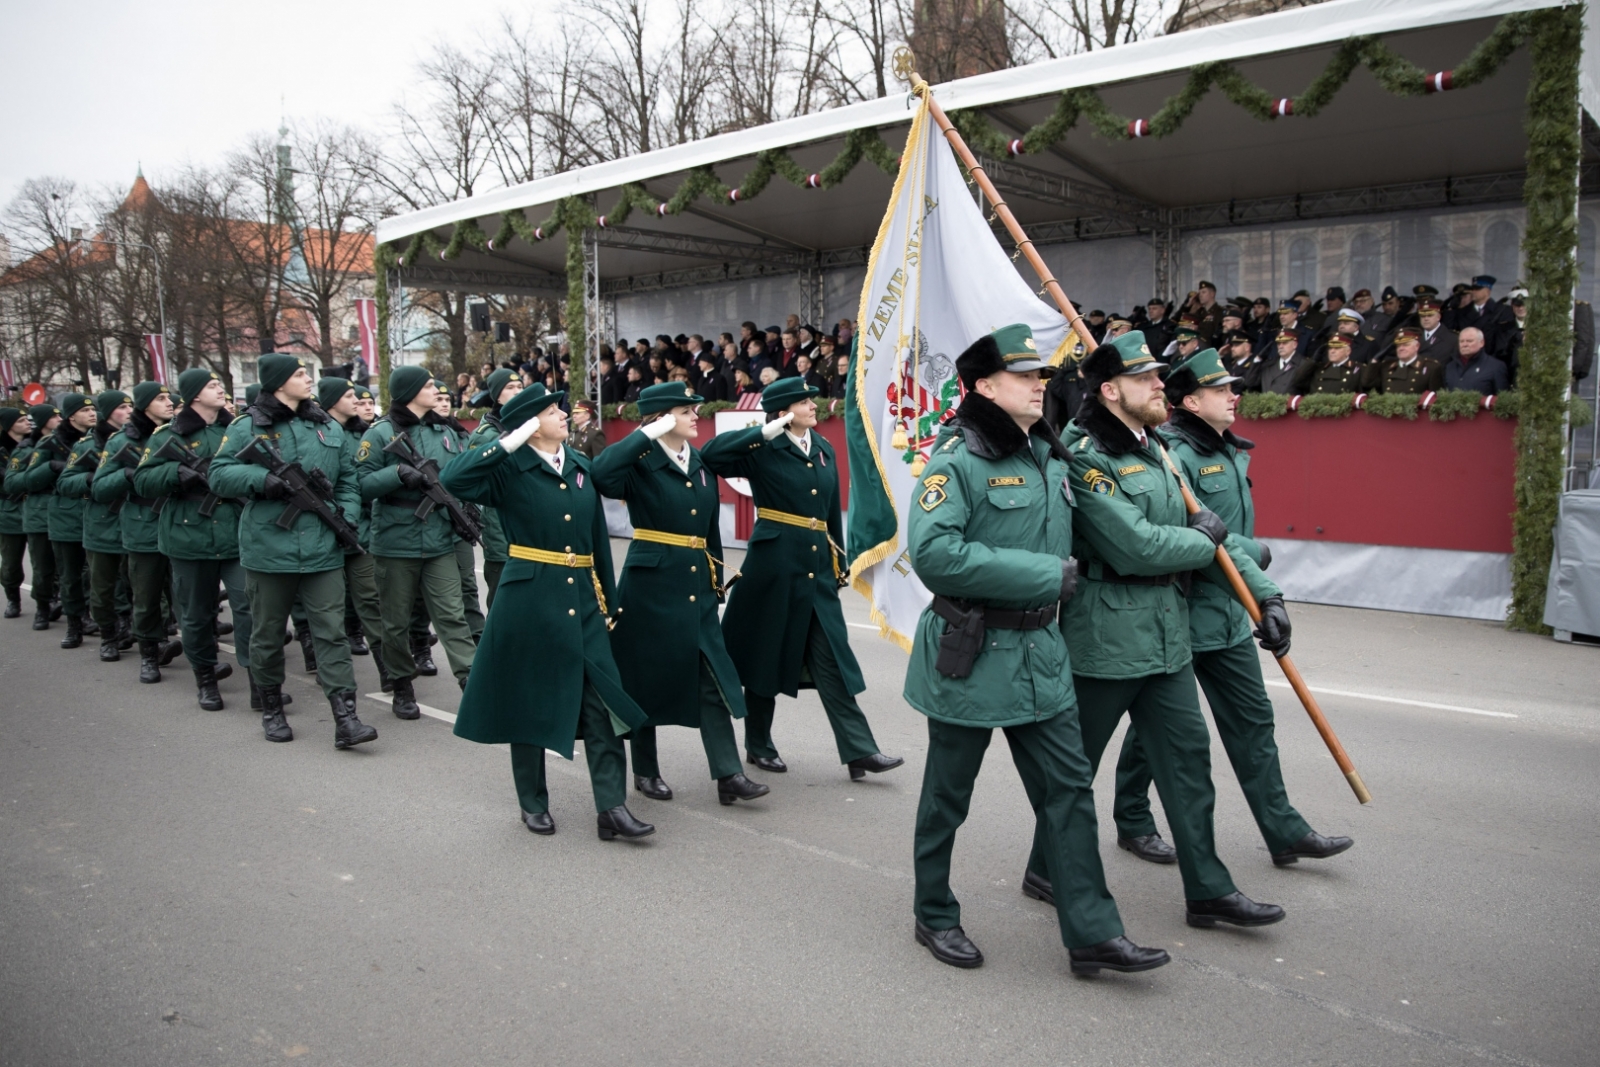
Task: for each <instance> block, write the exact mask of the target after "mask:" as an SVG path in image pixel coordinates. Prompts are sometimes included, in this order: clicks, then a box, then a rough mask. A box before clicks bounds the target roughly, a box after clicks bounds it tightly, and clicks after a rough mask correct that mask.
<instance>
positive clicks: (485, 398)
mask: <svg viewBox="0 0 1600 1067" xmlns="http://www.w3.org/2000/svg"><path fill="white" fill-rule="evenodd" d="M520 381H522V375H520V374H518V373H517V372H516V371H514V370H511V369H509V368H507V367H501V368H500V369H499V370H497V371H495V372H494V373H493V374H491V375H489V377H487V378H485V379H484V380H483V389H482V391H481V392H479V393H478V394H477V395H476V396H474V397H473V398H472V400H471V401H470V403H471V404H472V406H473V407H475V408H490V407H494V406H495V405H496V404H498V403H499V402H500V394H501V393H503V392H505V391H506V386H508V385H510V384H511V383H512V382H520Z"/></svg>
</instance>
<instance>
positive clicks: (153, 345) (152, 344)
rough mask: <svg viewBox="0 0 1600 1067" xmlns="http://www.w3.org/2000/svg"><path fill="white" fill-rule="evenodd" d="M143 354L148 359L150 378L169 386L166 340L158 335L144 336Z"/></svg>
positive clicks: (149, 334)
mask: <svg viewBox="0 0 1600 1067" xmlns="http://www.w3.org/2000/svg"><path fill="white" fill-rule="evenodd" d="M144 354H145V355H146V356H149V357H150V378H151V380H152V381H157V382H160V383H161V384H162V385H171V384H172V382H171V381H170V380H168V378H167V339H166V338H165V337H162V336H161V335H160V334H159V333H147V334H145V335H144Z"/></svg>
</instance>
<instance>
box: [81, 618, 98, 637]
mask: <svg viewBox="0 0 1600 1067" xmlns="http://www.w3.org/2000/svg"><path fill="white" fill-rule="evenodd" d="M78 626H79V628H80V629H82V630H83V636H85V637H99V636H100V624H99V623H97V622H95V621H94V619H93V618H91V617H90V616H88V615H85V616H83V617H82V618H80V619H79V620H78Z"/></svg>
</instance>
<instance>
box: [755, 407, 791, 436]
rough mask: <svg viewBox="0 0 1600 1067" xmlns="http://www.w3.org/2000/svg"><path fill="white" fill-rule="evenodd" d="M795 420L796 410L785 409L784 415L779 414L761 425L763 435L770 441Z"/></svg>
mask: <svg viewBox="0 0 1600 1067" xmlns="http://www.w3.org/2000/svg"><path fill="white" fill-rule="evenodd" d="M793 421H794V412H792V411H785V412H784V413H783V414H782V415H779V416H778V417H777V418H775V419H773V420H772V421H771V422H769V423H767V424H766V425H765V426H763V427H761V436H762V437H764V438H766V439H767V440H768V441H771V440H774V439H776V438H777V436H778V435H779V434H780V433H782V432H783V431H785V430H787V429H788V428H789V424H790V423H791V422H793Z"/></svg>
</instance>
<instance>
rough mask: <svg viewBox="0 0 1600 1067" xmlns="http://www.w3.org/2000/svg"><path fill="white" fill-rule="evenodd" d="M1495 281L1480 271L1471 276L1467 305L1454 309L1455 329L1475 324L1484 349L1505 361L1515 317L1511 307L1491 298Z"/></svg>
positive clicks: (1508, 369) (1514, 325) (1513, 329)
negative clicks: (1481, 337)
mask: <svg viewBox="0 0 1600 1067" xmlns="http://www.w3.org/2000/svg"><path fill="white" fill-rule="evenodd" d="M1494 284H1495V279H1494V276H1493V275H1489V274H1480V275H1478V276H1477V277H1476V278H1474V279H1472V283H1471V285H1470V287H1469V288H1468V289H1467V296H1468V300H1467V303H1466V306H1464V307H1462V308H1461V309H1460V310H1459V311H1457V312H1456V329H1457V330H1463V329H1465V328H1466V327H1468V326H1474V327H1476V328H1477V329H1478V330H1479V331H1480V332H1482V334H1483V349H1484V351H1485V352H1487V353H1488V354H1489V355H1491V356H1493V357H1494V358H1496V359H1498V360H1500V361H1501V362H1502V363H1504V362H1505V357H1506V353H1507V351H1508V350H1509V349H1510V347H1511V335H1512V333H1513V332H1514V331H1515V330H1516V328H1517V327H1516V317H1515V316H1514V315H1513V314H1512V312H1511V308H1509V307H1507V306H1506V305H1505V304H1497V303H1495V302H1494V301H1493V300H1491V299H1490V295H1491V292H1492V291H1493V289H1494ZM1509 371H1510V368H1509V366H1508V367H1507V372H1508V373H1509Z"/></svg>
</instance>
